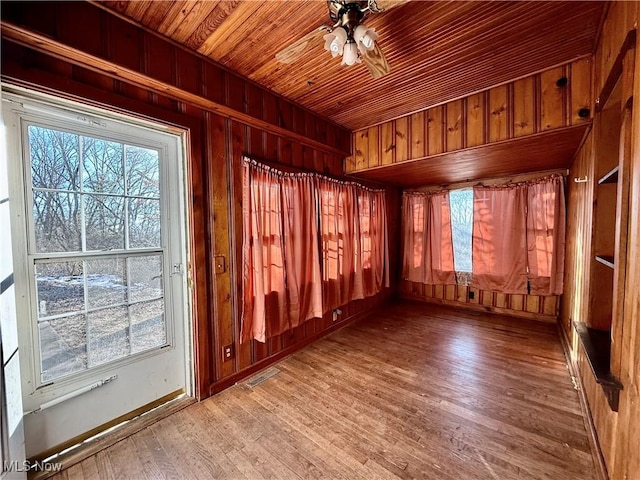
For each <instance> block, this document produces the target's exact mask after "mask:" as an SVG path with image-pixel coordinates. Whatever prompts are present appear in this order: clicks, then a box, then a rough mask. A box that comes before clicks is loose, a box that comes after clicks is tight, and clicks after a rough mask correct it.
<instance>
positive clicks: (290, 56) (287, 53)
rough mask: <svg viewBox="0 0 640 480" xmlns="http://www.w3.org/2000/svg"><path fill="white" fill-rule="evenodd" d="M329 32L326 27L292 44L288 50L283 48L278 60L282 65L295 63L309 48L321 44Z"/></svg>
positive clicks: (278, 54) (277, 55)
mask: <svg viewBox="0 0 640 480" xmlns="http://www.w3.org/2000/svg"><path fill="white" fill-rule="evenodd" d="M328 30H329V28H328V27H326V26H325V25H323V26H321V27H319V28H317V29H315V30H313V31H311V32H309V33H307V34H306V35H305V36H304V37H302V38H301V39H300V40H297V41H296V42H294V43H292V44H291V45H289V46H288V47H286V48H283V49H282V50H280V51H279V52H278V53H276V58H277V59H278V61H279V62H280V63H293V62H294V61H296V60H297V59H298V58H300V56H301V55H302V54H303V53H304V52H305V51H306V50H307V48H309V47H311V46H313V45H314V44H319V41H320V40H321V39H322V37H323V36H324V35H325V33H326V32H327V31H328Z"/></svg>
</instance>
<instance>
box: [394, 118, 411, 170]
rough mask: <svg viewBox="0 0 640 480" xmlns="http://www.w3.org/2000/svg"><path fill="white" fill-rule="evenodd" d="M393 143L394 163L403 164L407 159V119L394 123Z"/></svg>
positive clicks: (400, 119)
mask: <svg viewBox="0 0 640 480" xmlns="http://www.w3.org/2000/svg"><path fill="white" fill-rule="evenodd" d="M395 123H396V131H395V143H396V150H395V152H396V158H395V161H396V162H404V161H405V160H408V159H409V118H408V117H402V118H398V119H397V120H396V121H395Z"/></svg>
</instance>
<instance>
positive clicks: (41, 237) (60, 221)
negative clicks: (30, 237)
mask: <svg viewBox="0 0 640 480" xmlns="http://www.w3.org/2000/svg"><path fill="white" fill-rule="evenodd" d="M33 220H34V225H35V236H36V251H37V252H39V253H44V252H77V251H80V250H82V243H81V239H80V238H81V237H80V235H81V233H80V231H81V230H80V195H78V194H77V193H57V192H40V191H37V190H35V191H34V192H33Z"/></svg>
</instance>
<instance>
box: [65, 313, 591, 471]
mask: <svg viewBox="0 0 640 480" xmlns="http://www.w3.org/2000/svg"><path fill="white" fill-rule="evenodd" d="M272 368H276V369H277V371H276V370H269V371H267V372H266V373H267V375H264V376H265V377H268V378H266V379H265V380H264V381H263V382H261V383H259V384H257V385H255V386H253V387H252V388H251V387H249V386H247V382H246V381H245V382H243V383H241V384H238V385H236V386H234V387H232V388H230V389H228V390H225V391H224V392H222V393H220V394H218V395H216V396H215V397H212V398H209V399H207V400H205V401H203V402H201V403H198V404H195V405H192V406H189V407H187V408H186V409H184V410H182V411H180V412H178V413H176V414H174V415H172V416H170V417H168V418H166V419H164V420H161V421H159V422H157V423H156V424H154V425H152V426H151V427H148V428H146V429H144V430H142V431H140V432H139V433H137V434H135V435H133V436H131V437H129V438H127V439H125V440H123V441H121V442H119V443H117V444H116V445H114V446H112V447H110V448H108V449H106V450H104V451H102V452H100V453H98V454H97V455H95V456H93V457H90V458H89V459H87V460H84V461H83V462H82V463H80V464H77V465H75V466H73V467H71V468H69V469H68V470H66V471H63V472H62V473H60V474H58V476H56V477H55V478H59V479H82V478H105V479H110V478H134V479H139V478H140V479H142V478H152V479H156V478H197V479H208V478H215V479H222V478H228V479H236V478H238V479H244V478H247V479H258V478H272V479H290V478H291V479H297V478H305V479H306V478H312V479H316V478H331V479H349V480H350V479H366V480H371V479H394V478H402V479H404V478H421V479H434V480H435V479H437V480H443V479H451V480H466V479H489V480H507V479H559V480H571V479H575V480H589V479H594V478H595V469H594V466H593V461H592V456H591V452H590V449H589V442H588V438H587V433H586V431H585V428H584V424H583V418H582V413H581V411H580V406H579V403H578V396H577V393H576V391H575V390H574V389H573V385H572V382H571V378H570V376H569V373H568V371H567V368H566V364H565V359H564V356H563V353H562V347H561V345H560V341H559V338H558V334H557V330H556V327H555V326H554V325H549V324H544V323H538V322H533V321H529V320H522V319H512V318H509V317H503V316H497V315H487V314H473V313H468V312H462V311H457V310H453V309H450V308H442V307H435V306H432V305H426V304H417V303H409V302H404V303H402V304H397V305H394V306H391V307H389V308H387V309H385V310H383V311H380V312H378V313H376V314H374V315H372V316H370V317H368V318H366V319H364V320H361V321H359V322H357V323H354V324H352V325H350V326H348V327H346V328H344V329H342V330H340V331H338V332H336V333H334V334H332V335H331V336H329V337H327V338H325V339H323V340H320V341H319V342H316V343H315V344H312V345H310V346H308V347H307V348H305V349H304V350H302V351H300V352H298V353H296V354H294V355H292V356H291V357H288V358H286V359H285V360H283V361H281V362H280V363H278V364H276V365H275V367H272ZM263 373H265V372H263ZM273 373H276V374H275V375H273V376H271V377H269V375H268V374H273ZM254 378H255V377H254Z"/></svg>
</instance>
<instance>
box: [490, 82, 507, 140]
mask: <svg viewBox="0 0 640 480" xmlns="http://www.w3.org/2000/svg"><path fill="white" fill-rule="evenodd" d="M488 97H489V142H490V143H493V142H499V141H501V140H506V139H507V138H508V136H509V118H508V113H507V112H508V109H509V105H508V88H507V85H500V86H499V87H494V88H492V89H491V90H489V92H488Z"/></svg>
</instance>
